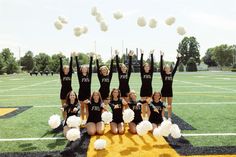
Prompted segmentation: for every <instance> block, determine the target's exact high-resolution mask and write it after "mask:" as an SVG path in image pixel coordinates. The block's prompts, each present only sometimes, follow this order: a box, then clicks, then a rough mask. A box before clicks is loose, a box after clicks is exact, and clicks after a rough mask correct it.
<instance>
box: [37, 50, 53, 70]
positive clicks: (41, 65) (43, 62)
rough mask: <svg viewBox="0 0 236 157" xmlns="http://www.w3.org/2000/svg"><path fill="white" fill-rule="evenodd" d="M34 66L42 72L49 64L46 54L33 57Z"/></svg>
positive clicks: (48, 57)
mask: <svg viewBox="0 0 236 157" xmlns="http://www.w3.org/2000/svg"><path fill="white" fill-rule="evenodd" d="M34 59H35V63H36V66H37V67H38V70H39V71H43V70H44V69H45V68H46V66H47V65H49V62H50V59H51V58H50V56H49V55H47V54H46V53H39V54H38V55H36V56H35V57H34Z"/></svg>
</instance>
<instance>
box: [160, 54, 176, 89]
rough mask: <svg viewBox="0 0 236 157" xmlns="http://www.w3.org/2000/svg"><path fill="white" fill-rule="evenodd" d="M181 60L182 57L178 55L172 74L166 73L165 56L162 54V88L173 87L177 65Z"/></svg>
mask: <svg viewBox="0 0 236 157" xmlns="http://www.w3.org/2000/svg"><path fill="white" fill-rule="evenodd" d="M179 60H180V59H179V57H178V58H177V62H176V64H175V67H174V69H173V71H172V72H171V73H170V74H166V72H165V71H164V69H163V56H161V61H160V72H161V79H162V82H163V86H162V88H166V89H172V83H173V78H174V75H175V72H176V70H177V67H178V65H179Z"/></svg>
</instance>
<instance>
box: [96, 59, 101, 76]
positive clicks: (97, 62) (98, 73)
mask: <svg viewBox="0 0 236 157" xmlns="http://www.w3.org/2000/svg"><path fill="white" fill-rule="evenodd" d="M96 64H97V75H98V79H99V80H100V78H101V74H100V71H99V68H100V66H99V61H98V59H96Z"/></svg>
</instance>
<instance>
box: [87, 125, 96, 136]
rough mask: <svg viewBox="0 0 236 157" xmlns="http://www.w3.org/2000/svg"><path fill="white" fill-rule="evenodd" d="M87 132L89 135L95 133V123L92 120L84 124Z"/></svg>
mask: <svg viewBox="0 0 236 157" xmlns="http://www.w3.org/2000/svg"><path fill="white" fill-rule="evenodd" d="M86 128H87V132H88V134H89V135H91V136H92V135H95V134H96V124H95V123H93V122H89V123H87V124H86Z"/></svg>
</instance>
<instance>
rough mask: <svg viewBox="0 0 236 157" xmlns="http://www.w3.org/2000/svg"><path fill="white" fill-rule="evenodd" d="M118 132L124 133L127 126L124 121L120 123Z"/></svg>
mask: <svg viewBox="0 0 236 157" xmlns="http://www.w3.org/2000/svg"><path fill="white" fill-rule="evenodd" d="M118 132H119V134H124V132H125V128H124V123H123V122H121V123H119V124H118Z"/></svg>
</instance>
